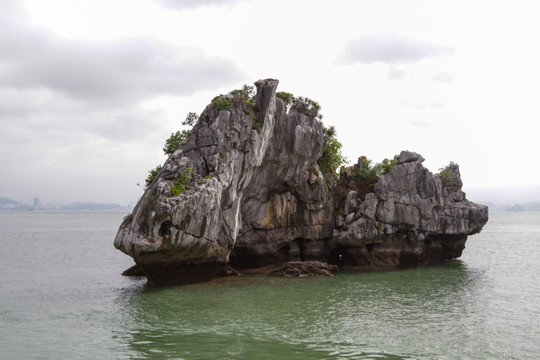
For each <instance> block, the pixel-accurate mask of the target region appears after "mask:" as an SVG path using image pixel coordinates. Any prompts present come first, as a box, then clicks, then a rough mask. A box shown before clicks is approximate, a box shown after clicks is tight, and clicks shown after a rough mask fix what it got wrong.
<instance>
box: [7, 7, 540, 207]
mask: <svg viewBox="0 0 540 360" xmlns="http://www.w3.org/2000/svg"><path fill="white" fill-rule="evenodd" d="M538 10H540V5H536V2H534V1H511V2H510V1H475V0H466V1H460V0H454V1H437V0H425V1H410V0H377V1H367V0H366V1H361V0H354V1H352V0H351V1H345V0H336V1H314V0H306V1H300V0H298V1H296V0H287V1H280V0H274V1H262V0H236V1H235V0H222V1H220V0H202V1H196V0H185V1H182V0H176V1H175V0H88V1H86V0H77V1H73V0H47V1H43V0H27V1H24V0H20V1H15V0H2V1H1V2H0V124H1V131H0V169H1V176H0V196H5V197H9V198H12V199H14V200H17V201H20V202H23V203H31V199H32V198H33V197H40V199H41V202H43V203H68V202H76V201H93V202H113V203H119V204H124V205H125V204H128V203H130V202H131V203H132V202H135V201H136V200H137V199H138V197H139V196H140V195H141V193H142V190H141V189H140V188H138V187H137V185H136V184H137V182H141V183H144V179H145V178H146V175H147V172H148V170H149V169H151V168H153V167H155V166H156V165H158V164H161V163H163V162H164V160H165V156H164V155H163V153H162V148H163V143H164V142H165V140H166V139H167V138H168V136H169V135H170V133H171V132H174V131H176V130H178V129H180V127H181V125H180V122H181V121H182V120H183V119H184V117H185V115H186V114H187V113H188V112H190V111H193V112H197V113H200V112H201V111H202V110H203V109H204V107H205V106H206V104H208V103H209V102H210V100H211V99H212V98H213V97H214V96H215V95H217V94H220V93H226V92H227V91H229V90H232V89H235V88H239V87H240V86H241V85H242V84H245V83H248V84H251V83H253V82H254V81H256V80H258V79H262V78H269V77H272V78H277V79H279V80H280V85H279V90H282V91H289V92H292V93H294V94H296V95H303V96H307V97H310V98H312V99H315V100H317V101H318V102H319V103H320V104H321V105H322V113H323V115H324V122H325V123H327V124H328V125H334V126H335V127H336V129H337V133H338V137H339V139H340V140H341V141H342V143H343V151H344V154H345V155H346V156H347V157H348V159H349V160H350V161H351V164H352V163H354V162H356V159H357V158H358V157H359V156H361V155H365V156H367V157H368V158H370V159H373V160H374V161H380V160H382V159H384V158H392V157H393V156H394V155H395V154H398V153H399V152H400V151H401V150H411V151H416V152H418V153H420V154H422V155H423V156H424V158H425V159H426V161H425V163H424V165H425V166H427V167H428V168H429V169H430V170H431V171H433V172H437V171H438V169H439V168H440V167H443V166H444V165H446V164H448V163H449V162H450V161H454V162H457V163H458V164H459V165H460V168H461V174H462V179H463V181H464V183H465V186H464V190H465V191H466V192H467V193H468V194H469V197H470V198H471V199H473V200H477V201H481V200H497V198H498V197H499V198H501V199H502V198H504V197H505V196H506V197H508V196H509V197H510V199H509V200H508V201H510V202H511V201H513V199H516V200H517V201H521V202H524V201H528V200H531V201H532V200H534V201H540V166H539V165H538V160H537V155H538V153H539V151H538V148H539V146H538V142H539V141H538V132H539V131H538V128H539V126H538V125H537V124H538V121H539V120H540V116H539V115H540V109H539V105H538V102H539V100H538V97H539V94H540V91H539V87H540V46H539V45H538V44H539V41H538V35H539V34H540V22H539V21H538V19H537V18H538V13H539V12H538ZM522 189H524V190H527V191H528V192H524V191H521V190H522Z"/></svg>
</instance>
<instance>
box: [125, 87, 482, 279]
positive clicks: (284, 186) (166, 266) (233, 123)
mask: <svg viewBox="0 0 540 360" xmlns="http://www.w3.org/2000/svg"><path fill="white" fill-rule="evenodd" d="M255 85H256V87H257V95H256V99H255V102H256V104H255V105H256V106H255V107H251V106H250V105H249V103H248V102H246V101H245V99H240V98H238V97H235V96H232V95H226V96H225V97H226V98H227V99H228V100H229V101H230V102H231V103H232V106H231V109H230V110H221V111H218V110H217V109H216V106H215V105H214V104H210V105H208V106H207V107H206V109H205V110H204V111H203V113H202V114H201V116H200V117H199V120H198V122H197V124H196V125H195V126H194V127H193V129H192V131H191V133H190V136H189V138H188V140H187V141H186V142H185V143H184V144H182V145H181V146H180V148H179V149H178V150H177V151H176V152H174V153H173V154H172V155H171V156H170V158H169V159H168V160H167V161H166V162H165V164H164V165H163V168H162V170H161V171H160V172H159V174H158V175H157V177H156V179H155V180H154V181H153V183H152V184H150V186H149V187H148V188H147V189H146V191H145V193H144V194H143V196H142V198H141V199H140V200H139V203H138V204H137V206H136V207H135V209H134V211H133V213H132V215H131V216H128V217H127V218H126V219H125V220H124V222H123V223H122V224H121V226H120V229H119V230H118V234H117V236H116V238H115V241H114V245H115V247H116V248H118V249H120V250H121V251H123V252H124V253H126V254H128V255H130V256H132V257H133V259H134V260H135V262H136V264H137V265H138V267H137V271H142V272H144V274H146V276H147V278H148V281H149V283H152V284H176V283H189V282H196V281H207V280H211V279H213V278H214V277H215V276H216V275H217V274H218V273H219V272H220V271H221V270H222V269H224V267H225V266H226V265H227V264H230V265H231V266H233V267H234V268H236V269H239V270H242V269H248V268H256V267H263V266H266V267H267V266H269V265H274V266H276V267H279V266H280V265H282V264H284V263H286V262H288V261H293V260H297V261H307V260H318V261H323V262H329V263H332V264H338V265H340V266H345V267H347V266H350V267H359V268H365V269H379V268H380V269H382V268H399V267H406V266H416V265H418V264H426V263H431V262H436V261H441V260H443V259H450V258H455V257H458V256H460V254H461V251H462V250H463V247H464V243H465V240H466V238H467V235H471V234H474V233H476V232H478V231H480V230H481V229H482V226H483V225H484V224H485V223H486V221H487V208H486V207H484V206H480V205H476V204H473V203H471V202H469V201H467V200H466V199H465V194H464V193H463V192H462V191H461V185H462V184H461V179H460V174H459V169H458V167H457V165H452V166H450V167H449V168H448V169H446V170H445V172H443V175H444V176H443V178H442V179H441V175H433V174H431V173H430V172H429V171H428V170H427V169H425V168H424V167H423V166H422V165H421V163H422V161H423V158H422V157H421V156H420V155H418V154H415V153H412V152H402V153H401V154H400V155H399V156H397V157H396V159H397V160H398V165H396V166H395V167H394V169H393V170H392V171H391V172H389V173H388V174H386V175H384V176H382V177H381V178H380V179H379V181H378V182H377V184H376V185H375V187H374V189H373V192H370V191H371V190H369V191H357V190H361V188H362V187H361V186H360V187H359V186H354V183H355V181H354V180H351V179H350V178H348V177H347V173H345V175H344V176H343V177H342V179H340V180H339V181H338V183H337V184H336V179H335V178H334V177H333V176H332V175H329V174H326V175H325V176H323V174H322V173H321V171H320V170H319V167H318V166H317V160H318V159H319V158H320V157H321V154H322V147H323V128H322V125H321V123H320V122H319V121H318V120H317V119H316V117H317V110H316V109H314V108H313V107H311V106H310V105H308V104H306V103H304V102H302V101H298V102H297V104H296V106H295V107H293V108H291V109H289V110H288V111H287V109H286V108H285V105H284V103H283V101H282V100H281V99H279V98H276V95H275V93H276V88H277V85H278V81H277V80H272V79H268V80H260V81H258V82H257V83H256V84H255ZM179 174H180V175H182V176H179ZM179 178H182V179H183V180H182V181H183V183H186V184H187V186H186V188H185V190H183V191H182V192H181V193H179V194H177V195H173V194H175V191H174V190H171V189H174V187H175V186H174V185H175V183H177V182H178V181H179V180H178V179H179ZM335 189H339V191H334V190H335ZM364 190H365V189H364ZM339 194H341V196H340V195H339ZM341 205H343V211H342V212H343V215H338V216H337V217H336V216H334V214H335V211H334V210H335V208H340V207H341Z"/></svg>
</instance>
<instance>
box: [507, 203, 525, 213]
mask: <svg viewBox="0 0 540 360" xmlns="http://www.w3.org/2000/svg"><path fill="white" fill-rule="evenodd" d="M506 211H514V212H519V211H525V209H523V207H521V205H519V204H516V205H514V206H512V207H511V208H509V209H507V210H506Z"/></svg>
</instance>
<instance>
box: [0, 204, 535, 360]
mask: <svg viewBox="0 0 540 360" xmlns="http://www.w3.org/2000/svg"><path fill="white" fill-rule="evenodd" d="M124 215H125V214H123V213H92V212H88V213H82V212H0V359H55V360H56V359H538V358H539V357H540V261H539V260H540V250H539V245H540V213H492V214H490V221H489V222H488V224H487V225H486V226H485V228H484V230H483V232H482V233H481V234H478V235H475V236H471V237H470V238H469V240H468V241H467V248H466V249H465V251H464V254H463V256H462V258H460V259H458V260H453V261H448V262H445V263H442V264H438V265H434V266H427V267H423V268H418V269H410V270H403V271H385V272H359V273H340V274H338V275H336V276H334V277H332V278H314V279H281V278H271V277H264V276H251V277H237V278H223V279H219V280H216V281H214V282H211V283H204V284H194V285H187V286H169V287H148V286H147V285H146V283H145V280H144V279H137V278H126V277H122V276H121V275H120V274H121V272H122V271H123V270H124V269H125V268H127V267H129V266H131V264H132V260H131V259H130V258H129V257H127V256H126V255H124V254H122V253H121V252H119V251H117V250H116V249H114V247H113V245H112V241H113V239H114V236H115V234H116V230H117V228H118V225H119V224H120V222H121V220H122V217H123V216H124Z"/></svg>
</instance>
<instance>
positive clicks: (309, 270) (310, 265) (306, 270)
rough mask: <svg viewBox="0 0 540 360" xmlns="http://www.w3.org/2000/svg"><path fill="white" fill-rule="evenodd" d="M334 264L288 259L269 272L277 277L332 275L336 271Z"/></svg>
mask: <svg viewBox="0 0 540 360" xmlns="http://www.w3.org/2000/svg"><path fill="white" fill-rule="evenodd" d="M337 271H338V267H337V266H336V265H328V264H327V263H323V262H320V261H289V262H287V263H285V264H283V265H281V266H280V267H279V268H277V269H276V270H274V271H272V272H271V273H270V275H271V276H279V277H315V276H332V273H334V272H337Z"/></svg>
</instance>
